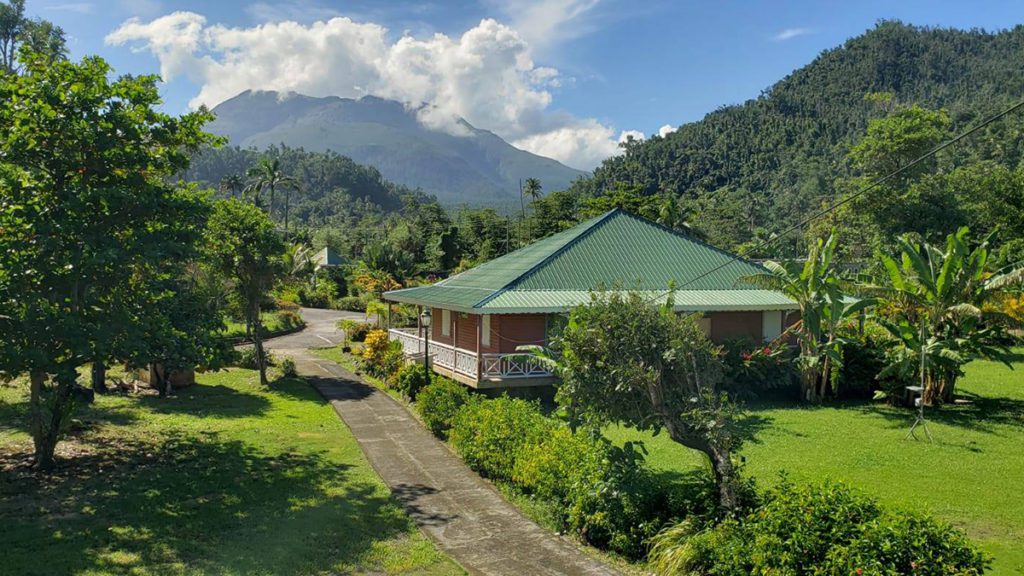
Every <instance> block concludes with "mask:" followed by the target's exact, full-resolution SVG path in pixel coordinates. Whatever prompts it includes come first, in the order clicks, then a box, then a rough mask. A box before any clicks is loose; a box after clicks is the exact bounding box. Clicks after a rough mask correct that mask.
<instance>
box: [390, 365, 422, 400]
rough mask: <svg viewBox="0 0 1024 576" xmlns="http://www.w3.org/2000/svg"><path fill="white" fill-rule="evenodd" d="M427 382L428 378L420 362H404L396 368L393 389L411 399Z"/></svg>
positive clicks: (414, 397)
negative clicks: (403, 364)
mask: <svg viewBox="0 0 1024 576" xmlns="http://www.w3.org/2000/svg"><path fill="white" fill-rule="evenodd" d="M428 384H430V380H429V377H428V375H427V373H426V371H424V369H423V365H422V364H406V365H405V366H402V367H401V368H399V369H398V373H397V374H395V378H394V388H395V390H397V391H399V392H401V393H402V395H403V396H405V397H407V398H409V399H411V400H415V399H416V395H417V394H419V392H420V390H422V389H423V387H425V386H426V385H428Z"/></svg>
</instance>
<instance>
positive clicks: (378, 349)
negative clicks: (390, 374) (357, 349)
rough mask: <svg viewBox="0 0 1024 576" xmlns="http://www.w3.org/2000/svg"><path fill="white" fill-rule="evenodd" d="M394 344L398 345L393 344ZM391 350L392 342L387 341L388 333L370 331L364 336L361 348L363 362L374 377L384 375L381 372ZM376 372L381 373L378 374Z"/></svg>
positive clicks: (384, 373)
mask: <svg viewBox="0 0 1024 576" xmlns="http://www.w3.org/2000/svg"><path fill="white" fill-rule="evenodd" d="M394 344H398V343H397V342H395V343H394ZM391 348H392V342H391V341H390V340H389V339H388V333H387V332H386V331H384V330H371V331H370V332H369V333H368V334H367V335H366V343H365V345H364V346H363V361H364V362H366V368H367V370H369V371H370V372H371V373H372V374H374V375H376V376H382V375H386V374H387V372H386V371H383V368H384V364H385V362H386V358H385V357H386V356H387V353H388V351H389V350H391ZM377 371H381V372H380V373H378V372H377Z"/></svg>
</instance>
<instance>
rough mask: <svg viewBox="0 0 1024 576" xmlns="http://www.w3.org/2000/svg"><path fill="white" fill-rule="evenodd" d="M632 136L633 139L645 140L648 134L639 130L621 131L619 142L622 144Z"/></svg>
mask: <svg viewBox="0 0 1024 576" xmlns="http://www.w3.org/2000/svg"><path fill="white" fill-rule="evenodd" d="M630 138H632V139H633V140H645V139H646V138H647V136H646V135H645V134H644V133H643V132H641V131H639V130H623V131H622V132H620V133H619V144H622V143H623V142H625V141H627V140H629V139H630Z"/></svg>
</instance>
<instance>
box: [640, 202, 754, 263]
mask: <svg viewBox="0 0 1024 576" xmlns="http://www.w3.org/2000/svg"><path fill="white" fill-rule="evenodd" d="M622 212H623V214H625V215H626V216H629V217H631V218H633V219H634V220H638V221H640V223H641V224H648V225H651V226H655V227H657V228H661V229H662V230H664V231H666V232H668V233H670V234H672V235H674V236H678V237H680V238H682V239H683V240H688V241H690V242H693V243H694V244H697V245H700V246H703V247H704V248H707V249H709V250H711V251H712V252H717V253H719V254H721V255H723V256H725V257H727V258H729V259H730V260H736V261H739V262H742V263H744V264H749V265H751V266H755V267H757V268H761V269H762V270H764V269H765V267H764V266H762V265H761V264H759V263H757V262H754V261H753V260H749V259H747V258H745V257H743V256H740V255H739V254H735V253H733V252H729V251H728V250H725V249H724V248H719V247H718V246H715V245H714V244H710V243H708V242H705V241H704V240H701V239H700V238H697V237H696V236H691V235H689V234H686V233H685V232H683V231H681V230H676V229H675V228H672V227H671V226H666V225H664V224H662V223H661V222H656V221H654V220H648V219H647V218H644V217H643V216H638V215H636V214H633V213H632V212H627V211H625V210H623V211H622Z"/></svg>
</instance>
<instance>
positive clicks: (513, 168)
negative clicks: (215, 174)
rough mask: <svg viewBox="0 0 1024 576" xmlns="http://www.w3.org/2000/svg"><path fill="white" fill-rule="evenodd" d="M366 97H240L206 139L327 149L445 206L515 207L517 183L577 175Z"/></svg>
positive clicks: (550, 184) (484, 134) (555, 183)
mask: <svg viewBox="0 0 1024 576" xmlns="http://www.w3.org/2000/svg"><path fill="white" fill-rule="evenodd" d="M427 106H429V104H422V105H420V106H408V105H406V104H403V103H401V102H397V101H395V100H388V99H386V98H381V97H379V96H372V95H367V96H363V97H361V98H359V99H358V100H354V99H351V98H340V97H337V96H327V97H315V96H306V95H303V94H298V93H295V92H289V93H285V94H282V93H280V92H275V91H264V90H246V91H244V92H242V93H240V94H238V95H237V96H234V97H232V98H229V99H228V100H225V101H224V102H222V103H220V104H218V105H217V106H216V107H215V108H214V109H213V113H214V114H215V115H216V116H217V119H216V120H215V121H214V122H212V123H211V124H210V126H209V129H210V131H211V132H214V133H215V134H219V135H222V136H225V137H227V138H228V140H229V142H230V143H231V144H232V145H235V146H241V147H243V148H245V147H255V148H265V147H267V146H270V145H272V144H282V143H283V144H286V145H288V146H292V147H302V148H305V149H306V150H310V151H327V150H331V151H334V152H337V153H339V154H342V155H344V156H348V157H350V158H352V159H353V160H355V161H356V162H359V163H362V164H368V165H371V166H374V167H375V168H377V169H378V170H379V171H380V172H381V174H382V175H383V176H384V177H385V178H387V179H388V180H391V181H393V182H397V183H400V184H404V185H406V186H410V187H413V188H421V189H423V190H424V191H427V192H430V193H433V194H435V195H436V196H437V197H438V199H440V200H442V201H443V202H448V203H462V202H465V203H472V204H481V203H483V204H488V203H492V204H493V203H502V202H508V201H511V200H516V199H517V198H518V195H519V180H520V179H526V178H538V179H539V180H540V181H541V183H542V185H543V186H544V190H545V191H548V192H550V191H553V190H561V189H564V188H566V187H568V185H569V184H570V183H571V182H572V181H573V180H575V179H576V178H579V177H580V176H583V175H585V174H586V173H585V172H582V171H580V170H575V169H573V168H570V167H568V166H565V165H564V164H561V163H560V162H558V161H556V160H553V159H551V158H545V157H543V156H538V155H536V154H532V153H530V152H527V151H525V150H520V149H518V148H515V147H514V146H512V145H511V144H509V143H508V142H505V141H504V140H502V139H501V138H500V137H499V136H497V135H496V134H493V133H492V132H489V131H487V130H481V129H479V128H476V127H475V126H473V125H472V124H470V123H469V122H467V121H466V120H465V119H464V118H459V117H456V118H454V122H453V124H452V126H453V127H457V128H456V129H440V128H436V127H431V126H428V125H426V124H424V123H423V122H421V121H420V114H421V113H422V112H423V109H424V107H427Z"/></svg>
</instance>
